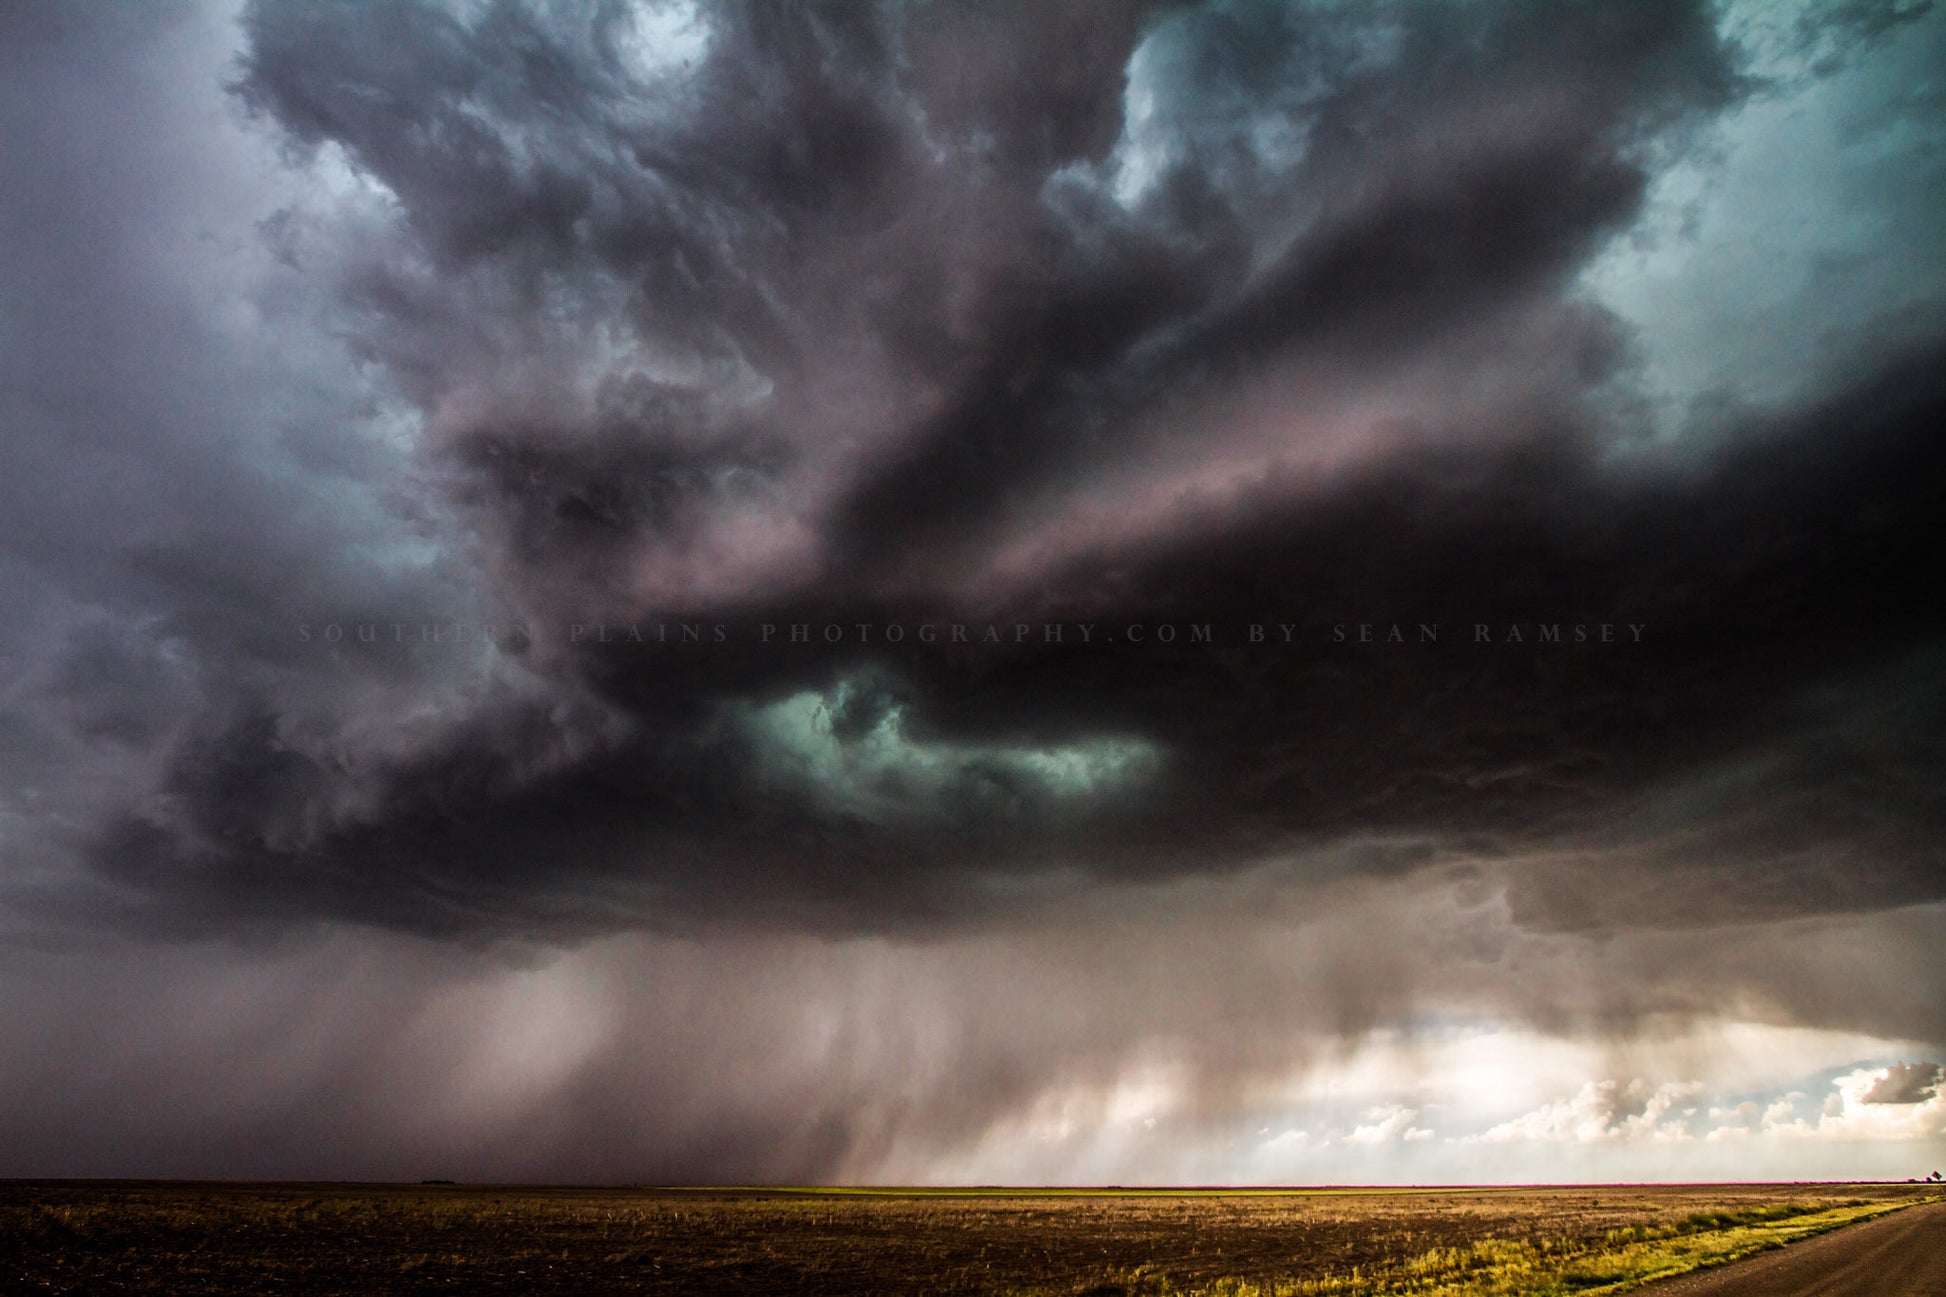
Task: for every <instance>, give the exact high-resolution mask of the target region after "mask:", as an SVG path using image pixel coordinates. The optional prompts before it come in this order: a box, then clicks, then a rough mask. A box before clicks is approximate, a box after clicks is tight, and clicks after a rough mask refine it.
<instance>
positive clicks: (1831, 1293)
mask: <svg viewBox="0 0 1946 1297" xmlns="http://www.w3.org/2000/svg"><path fill="white" fill-rule="evenodd" d="M1642 1292H1643V1294H1644V1297H1946V1202H1942V1203H1933V1204H1931V1205H1929V1206H1925V1207H1910V1208H1907V1209H1906V1210H1905V1211H1896V1212H1893V1213H1892V1214H1891V1215H1890V1216H1883V1217H1880V1218H1879V1219H1878V1220H1868V1221H1866V1222H1864V1223H1863V1224H1861V1225H1848V1226H1846V1227H1845V1228H1843V1229H1839V1230H1834V1231H1833V1232H1832V1233H1829V1234H1820V1235H1819V1236H1818V1237H1817V1238H1813V1239H1806V1240H1805V1241H1804V1242H1802V1243H1792V1244H1790V1245H1789V1246H1787V1247H1783V1248H1780V1249H1778V1250H1777V1251H1775V1252H1765V1253H1762V1254H1761V1255H1758V1256H1754V1257H1751V1258H1749V1259H1748V1260H1745V1261H1737V1262H1734V1263H1732V1264H1730V1265H1727V1266H1725V1267H1723V1268H1722V1269H1721V1270H1709V1271H1705V1272H1703V1273H1702V1274H1692V1275H1684V1276H1683V1277H1682V1278H1680V1279H1671V1280H1669V1281H1668V1282H1666V1283H1658V1284H1650V1285H1649V1286H1648V1287H1647V1288H1644V1289H1642Z"/></svg>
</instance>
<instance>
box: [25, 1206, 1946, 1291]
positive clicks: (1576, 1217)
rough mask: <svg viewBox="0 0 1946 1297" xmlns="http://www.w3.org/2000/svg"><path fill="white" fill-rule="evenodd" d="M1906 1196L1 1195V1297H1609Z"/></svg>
mask: <svg viewBox="0 0 1946 1297" xmlns="http://www.w3.org/2000/svg"><path fill="white" fill-rule="evenodd" d="M1936 1188H1937V1187H1936V1186H1926V1185H1917V1184H1913V1185H1907V1184H1815V1185H1701V1186H1668V1185H1660V1186H1625V1185H1602V1186H1578V1187H1559V1188H1525V1189H1437V1190H1381V1191H1374V1190H1293V1191H1289V1192H1248V1193H1237V1192H1222V1191H1218V1192H1168V1193H1161V1192H1144V1191H1125V1190H1100V1191H1088V1192H1075V1191H1065V1192H1058V1193H1049V1192H1030V1191H979V1192H957V1191H955V1192H928V1191H911V1192H897V1191H874V1192H870V1193H859V1192H856V1191H818V1190H721V1189H718V1190H672V1189H536V1188H511V1187H509V1188H495V1187H478V1186H430V1185H428V1186H419V1185H412V1186H383V1185H339V1184H333V1185H324V1184H295V1185H270V1184H263V1185H246V1184H174V1183H171V1184H159V1183H136V1182H85V1183H84V1182H57V1181H44V1182H31V1181H13V1182H0V1291H4V1292H51V1293H88V1294H95V1293H129V1292H133V1293H158V1294H159V1293H169V1294H210V1293H273V1292H274V1293H297V1294H326V1293H334V1294H335V1293H343V1294H361V1295H362V1294H378V1293H403V1292H414V1293H417V1292H482V1293H561V1294H567V1293H574V1294H590V1293H678V1292H682V1293H694V1292H722V1293H835V1294H863V1293H875V1294H876V1293H939V1294H949V1293H950V1294H960V1293H1034V1294H1080V1293H1090V1294H1098V1295H1099V1297H1108V1295H1109V1294H1118V1293H1148V1294H1174V1293H1223V1294H1239V1295H1243V1294H1253V1293H1263V1294H1293V1295H1296V1297H1309V1295H1311V1294H1319V1295H1323V1294H1344V1295H1346V1297H1352V1295H1355V1294H1382V1293H1405V1292H1412V1293H1429V1294H1430V1293H1453V1294H1460V1293H1495V1294H1501V1293H1504V1294H1513V1293H1568V1292H1581V1293H1586V1292H1596V1291H1616V1290H1619V1289H1620V1288H1625V1287H1631V1286H1634V1285H1635V1283H1637V1282H1639V1281H1640V1280H1641V1279H1642V1278H1643V1277H1645V1276H1648V1275H1652V1274H1655V1273H1666V1272H1669V1271H1670V1270H1671V1269H1686V1268H1690V1267H1692V1266H1694V1265H1697V1264H1709V1263H1712V1262H1714V1261H1718V1260H1722V1259H1726V1258H1728V1257H1731V1256H1735V1255H1741V1254H1742V1253H1745V1252H1748V1251H1751V1250H1755V1249H1758V1248H1762V1247H1767V1246H1775V1245H1776V1244H1777V1243H1779V1242H1782V1241H1787V1240H1788V1239H1790V1238H1793V1237H1797V1236H1801V1235H1802V1234H1805V1233H1809V1232H1815V1231H1816V1230H1819V1229H1824V1228H1830V1227H1832V1226H1834V1225H1837V1224H1841V1223H1844V1222H1845V1221H1847V1220H1850V1219H1853V1218H1857V1217H1860V1216H1865V1215H1872V1214H1878V1213H1880V1212H1882V1211H1883V1210H1886V1209H1888V1208H1892V1207H1895V1206H1897V1205H1900V1204H1904V1203H1910V1202H1914V1201H1920V1200H1923V1199H1926V1198H1928V1197H1929V1196H1931V1195H1932V1194H1933V1193H1934V1192H1935V1191H1936Z"/></svg>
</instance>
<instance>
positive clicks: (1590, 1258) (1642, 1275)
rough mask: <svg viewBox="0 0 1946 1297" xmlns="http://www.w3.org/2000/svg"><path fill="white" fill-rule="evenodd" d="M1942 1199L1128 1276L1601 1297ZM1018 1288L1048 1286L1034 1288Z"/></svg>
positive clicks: (1238, 1290)
mask: <svg viewBox="0 0 1946 1297" xmlns="http://www.w3.org/2000/svg"><path fill="white" fill-rule="evenodd" d="M1941 1200H1942V1199H1941V1197H1939V1196H1933V1197H1928V1198H1922V1199H1917V1200H1914V1201H1910V1202H1896V1203H1886V1202H1853V1203H1846V1204H1844V1205H1842V1206H1839V1207H1833V1208H1827V1209H1824V1210H1818V1209H1815V1208H1805V1207H1799V1206H1792V1205H1788V1204H1784V1205H1778V1206H1770V1207H1755V1208H1750V1209H1747V1210H1743V1211H1735V1212H1714V1213H1701V1214H1698V1215H1694V1216H1691V1217H1689V1218H1688V1219H1687V1220H1684V1221H1682V1222H1679V1223H1676V1224H1672V1225H1661V1226H1650V1227H1639V1226H1638V1227H1630V1228H1626V1229H1613V1230H1609V1231H1607V1233H1606V1234H1604V1235H1603V1236H1602V1237H1600V1238H1599V1239H1596V1240H1588V1241H1576V1240H1572V1239H1565V1238H1564V1239H1559V1240H1551V1241H1544V1242H1540V1243H1532V1242H1524V1241H1519V1240H1506V1239H1493V1238H1488V1239H1482V1240H1480V1241H1479V1242H1476V1243H1471V1244H1468V1245H1466V1246H1464V1247H1446V1248H1434V1249H1432V1250H1431V1251H1428V1252H1423V1253H1421V1254H1419V1255H1418V1256H1415V1257H1411V1258H1409V1259H1406V1260H1403V1261H1400V1262H1397V1263H1394V1264H1389V1265H1381V1266H1377V1267H1372V1268H1370V1269H1365V1270H1362V1271H1361V1269H1359V1268H1356V1267H1354V1268H1353V1269H1352V1270H1350V1271H1349V1272H1348V1273H1345V1274H1342V1275H1329V1276H1324V1277H1321V1278H1316V1279H1295V1280H1291V1281H1288V1282H1271V1283H1259V1282H1252V1281H1248V1280H1235V1279H1219V1280H1217V1281H1216V1282H1215V1283H1211V1284H1198V1285H1195V1286H1193V1287H1188V1288H1180V1287H1177V1286H1175V1285H1174V1284H1172V1283H1170V1282H1169V1280H1168V1278H1167V1277H1166V1276H1161V1275H1155V1274H1145V1273H1142V1272H1139V1271H1138V1272H1135V1273H1131V1274H1130V1275H1128V1276H1127V1277H1126V1279H1125V1280H1124V1283H1123V1287H1122V1291H1123V1292H1125V1293H1128V1294H1130V1295H1131V1297H1133V1295H1134V1294H1141V1295H1142V1297H1406V1295H1408V1294H1409V1295H1410V1297H1601V1295H1602V1294H1607V1293H1621V1292H1627V1291H1629V1290H1631V1289H1635V1288H1640V1287H1641V1286H1643V1285H1644V1284H1648V1283H1651V1282H1654V1281H1656V1280H1659V1279H1667V1278H1671V1277H1673V1276H1675V1275H1680V1274H1687V1273H1688V1272H1690V1271H1692V1270H1700V1269H1704V1268H1707V1267H1712V1266H1719V1265H1725V1264H1727V1263H1729V1262H1731V1261H1736V1260H1739V1259H1741V1258H1743V1257H1746V1256H1750V1255H1752V1254H1754V1253H1757V1252H1763V1251H1768V1250H1769V1249H1771V1248H1776V1247H1782V1246H1783V1245H1785V1244H1786V1243H1795V1242H1797V1241H1798V1240H1800V1239H1806V1238H1810V1237H1812V1236H1814V1235H1817V1234H1824V1233H1827V1232H1829V1231H1831V1230H1834V1229H1837V1228H1839V1227H1840V1226H1844V1225H1851V1224H1855V1223H1856V1222H1858V1221H1863V1220H1870V1219H1871V1218H1873V1217H1876V1216H1884V1215H1887V1214H1888V1213H1891V1212H1895V1211H1902V1210H1904V1209H1905V1208H1907V1207H1916V1206H1918V1205H1920V1204H1921V1203H1924V1202H1939V1201H1941ZM1018 1297H1042V1294H1040V1293H1038V1292H1036V1291H1035V1290H1032V1289H1029V1290H1024V1291H1022V1292H1020V1293H1019V1294H1018Z"/></svg>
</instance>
